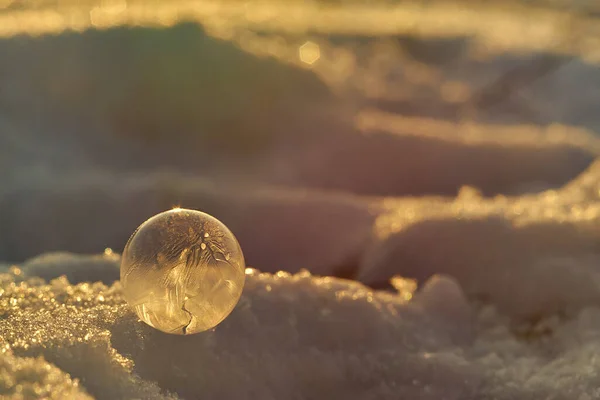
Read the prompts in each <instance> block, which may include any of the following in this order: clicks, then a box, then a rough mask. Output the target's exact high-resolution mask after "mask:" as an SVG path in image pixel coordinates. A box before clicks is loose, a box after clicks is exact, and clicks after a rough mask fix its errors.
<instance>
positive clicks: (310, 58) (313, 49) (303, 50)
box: [298, 41, 321, 65]
mask: <svg viewBox="0 0 600 400" xmlns="http://www.w3.org/2000/svg"><path fill="white" fill-rule="evenodd" d="M298 55H299V56H300V61H302V62H303V63H305V64H308V65H312V64H314V63H315V62H317V60H319V58H321V48H320V47H319V45H318V44H316V43H314V42H311V41H308V42H306V43H304V44H303V45H302V46H300V48H299V49H298Z"/></svg>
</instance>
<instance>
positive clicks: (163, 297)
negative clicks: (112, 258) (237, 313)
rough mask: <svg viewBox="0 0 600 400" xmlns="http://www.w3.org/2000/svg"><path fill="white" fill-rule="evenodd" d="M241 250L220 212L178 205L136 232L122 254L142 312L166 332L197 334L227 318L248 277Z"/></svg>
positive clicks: (128, 288)
mask: <svg viewBox="0 0 600 400" xmlns="http://www.w3.org/2000/svg"><path fill="white" fill-rule="evenodd" d="M244 271H245V263H244V256H243V254H242V250H241V248H240V245H239V243H238V242H237V240H236V238H235V236H234V235H233V233H231V231H230V230H229V229H227V227H226V226H225V225H224V224H223V223H222V222H220V221H219V220H217V219H216V218H214V217H212V216H210V215H208V214H205V213H202V212H200V211H195V210H187V209H180V208H177V209H173V210H170V211H166V212H163V213H160V214H158V215H155V216H154V217H152V218H150V219H148V220H147V221H146V222H144V223H143V224H142V225H140V226H139V228H138V229H137V230H136V231H135V232H134V233H133V235H132V236H131V238H130V239H129V241H128V242H127V245H126V246H125V250H124V251H123V257H122V260H121V283H122V285H123V293H124V295H125V298H126V299H127V302H128V303H129V304H130V305H131V306H132V307H133V308H134V309H135V312H136V313H137V315H138V316H139V318H140V319H141V320H142V321H144V322H146V323H147V324H148V325H150V326H153V327H155V328H156V329H159V330H161V331H163V332H167V333H175V334H184V335H185V334H192V333H198V332H202V331H205V330H207V329H211V328H213V327H215V326H216V325H217V324H219V323H220V322H221V321H223V320H224V319H225V318H226V317H227V316H228V315H229V314H230V313H231V311H232V310H233V308H234V307H235V305H236V304H237V302H238V300H239V298H240V295H241V294H242V289H243V286H244V279H245V272H244Z"/></svg>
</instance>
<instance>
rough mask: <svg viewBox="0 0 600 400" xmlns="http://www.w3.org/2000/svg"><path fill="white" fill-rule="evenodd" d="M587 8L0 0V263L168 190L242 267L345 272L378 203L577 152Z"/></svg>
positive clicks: (536, 184)
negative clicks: (228, 241) (225, 240)
mask: <svg viewBox="0 0 600 400" xmlns="http://www.w3.org/2000/svg"><path fill="white" fill-rule="evenodd" d="M599 21H600V3H597V2H593V1H587V2H586V1H576V0H573V1H568V0H555V1H551V0H531V1H525V0H523V1H516V0H515V1H496V2H484V1H475V0H464V1H451V0H428V1H392V0H388V1H386V0H380V1H366V0H362V1H361V0H352V1H332V0H321V1H318V0H315V1H283V0H282V1H256V2H247V1H236V0H221V1H186V0H176V1H157V0H156V1H141V0H138V1H136V0H129V1H125V0H110V1H109V0H102V1H88V0H82V1H60V0H54V1H42V0H39V1H36V0H29V1H25V0H0V260H4V261H6V262H21V261H23V260H26V259H28V258H30V257H34V256H37V255H39V254H41V253H44V252H56V251H70V252H76V253H101V252H103V251H104V250H105V249H106V248H110V249H113V250H114V251H115V252H120V251H121V250H122V248H123V246H124V244H125V242H126V241H127V238H128V236H129V235H130V234H131V233H132V232H133V230H134V229H135V227H137V226H138V225H139V224H140V223H141V222H143V221H144V220H145V219H146V218H148V217H150V216H152V215H153V214H155V213H157V212H160V211H162V210H165V209H169V208H171V207H173V206H183V207H189V208H195V209H200V210H203V211H206V212H208V213H211V214H213V215H215V216H216V217H217V218H219V219H221V220H222V221H223V222H225V223H226V224H227V225H228V226H230V228H231V229H232V230H233V232H234V233H235V234H236V235H237V236H238V238H239V239H240V242H241V244H242V247H243V249H244V252H245V254H246V256H247V261H248V264H249V265H251V266H254V267H257V268H259V269H262V270H266V271H274V270H279V269H284V270H289V271H297V270H298V269H300V268H309V269H311V270H313V271H315V272H317V273H319V272H320V273H324V274H334V275H338V276H345V277H354V276H355V273H356V268H357V264H358V262H359V261H358V260H359V259H360V257H361V254H362V253H363V252H364V249H365V248H366V247H367V246H368V244H369V243H370V242H371V241H372V240H373V235H374V234H375V233H374V230H373V229H374V228H373V227H374V223H375V221H376V220H377V218H378V217H379V216H380V215H381V213H382V212H383V211H382V210H384V209H386V207H389V206H390V205H389V204H395V203H394V201H396V200H399V199H404V200H403V201H408V200H410V199H412V200H411V201H416V202H418V201H420V199H427V198H432V197H442V198H448V199H452V198H454V197H456V196H457V195H459V193H462V194H463V195H464V194H465V193H466V194H467V195H468V193H471V192H472V193H475V195H476V196H481V197H483V198H497V197H498V196H501V197H502V196H504V197H516V196H526V195H530V194H536V193H541V192H544V191H547V190H554V189H559V188H561V187H562V186H564V185H566V184H567V183H568V182H570V181H571V180H573V179H575V178H576V177H577V176H578V175H579V174H580V173H581V172H582V171H584V170H585V169H586V168H587V167H588V166H589V165H590V163H591V162H592V161H593V160H594V158H595V157H596V155H597V154H598V151H599V150H600V146H598V145H596V144H597V141H596V140H595V137H596V135H597V132H600V112H598V105H599V104H600V69H599V68H598V65H599V64H600V23H599ZM470 191H471V192H470ZM423 201H425V200H423ZM422 204H425V205H426V204H427V203H422ZM423 207H425V206H423ZM411 210H413V211H410V212H414V207H413V208H411ZM407 218H408V219H410V215H405V216H404V220H406V219H407ZM395 229H401V227H396V228H395ZM431 246H434V244H433V243H431ZM432 249H434V247H432Z"/></svg>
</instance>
